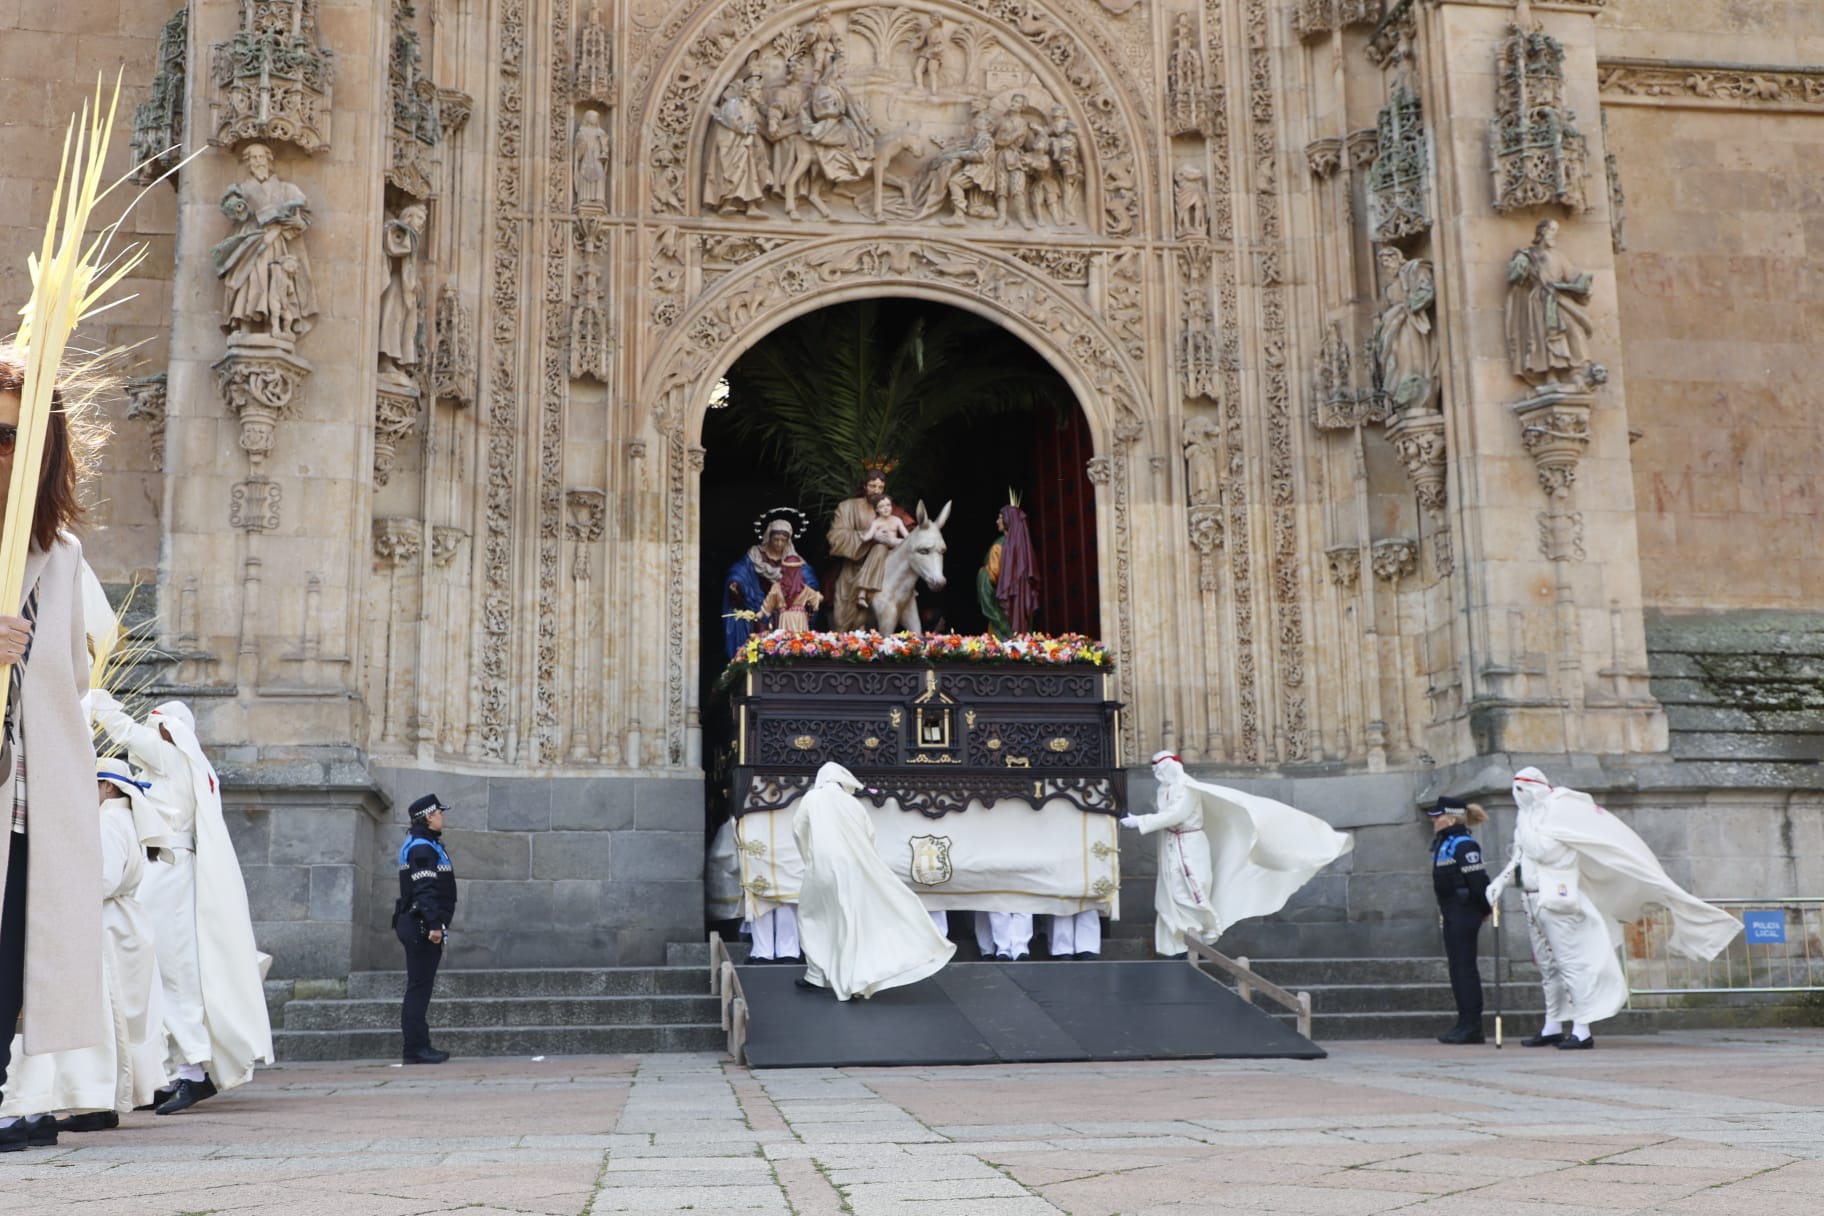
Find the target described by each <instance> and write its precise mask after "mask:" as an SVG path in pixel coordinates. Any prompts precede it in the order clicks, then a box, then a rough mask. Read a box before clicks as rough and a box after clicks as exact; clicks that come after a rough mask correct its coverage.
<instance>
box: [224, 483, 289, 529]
mask: <svg viewBox="0 0 1824 1216" xmlns="http://www.w3.org/2000/svg"><path fill="white" fill-rule="evenodd" d="M282 497H283V494H282V493H281V491H280V489H279V483H278V482H276V481H271V480H269V479H267V478H265V477H250V478H248V479H247V480H246V481H237V482H235V484H234V488H233V489H232V490H230V491H229V493H228V526H229V527H231V528H234V529H235V530H237V531H241V532H273V531H276V530H277V529H278V526H279V500H280V499H281V498H282Z"/></svg>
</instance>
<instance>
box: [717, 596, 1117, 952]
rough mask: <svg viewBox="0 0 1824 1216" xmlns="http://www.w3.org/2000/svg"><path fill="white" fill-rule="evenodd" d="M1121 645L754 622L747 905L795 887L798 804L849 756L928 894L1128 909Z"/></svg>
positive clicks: (748, 654) (733, 694)
mask: <svg viewBox="0 0 1824 1216" xmlns="http://www.w3.org/2000/svg"><path fill="white" fill-rule="evenodd" d="M1112 667H1113V659H1112V657H1111V656H1110V654H1109V652H1108V650H1107V648H1106V647H1104V646H1103V645H1102V644H1101V643H1100V642H1097V641H1094V640H1092V639H1090V638H1087V637H1083V636H1081V635H1076V634H1069V635H1063V636H1058V637H1050V636H1047V635H1045V634H1038V633H1031V634H1019V635H1016V636H1013V637H1009V638H994V637H990V636H968V635H957V634H927V635H925V636H923V637H915V636H911V635H908V634H903V633H901V634H892V635H887V636H883V635H881V634H878V633H873V632H867V631H862V632H854V633H794V632H785V631H774V632H772V633H763V634H756V635H754V636H753V637H750V638H749V639H748V641H747V643H746V645H745V646H743V647H742V649H741V650H740V651H738V652H737V654H736V656H735V659H734V661H733V662H731V663H730V664H729V666H728V669H727V670H726V671H725V672H724V673H723V675H722V677H721V680H720V681H719V684H718V687H720V688H722V689H724V690H726V691H727V692H728V693H729V695H730V700H731V711H732V713H733V715H734V728H735V749H734V755H733V757H732V761H733V763H732V767H731V769H730V780H729V797H730V812H731V814H732V816H733V818H734V821H735V842H736V851H737V854H738V856H739V859H740V865H741V884H742V888H743V891H744V900H745V915H746V916H747V917H748V918H749V919H750V920H751V919H757V918H758V917H760V916H762V915H764V914H765V913H767V912H770V911H772V910H774V909H775V908H777V907H779V906H780V905H782V904H795V903H796V902H797V900H798V888H799V882H800V880H801V878H802V877H803V873H804V868H803V863H802V861H801V860H800V858H799V856H798V850H797V846H796V844H795V843H794V841H793V838H792V812H793V810H794V809H795V808H796V806H797V803H798V799H799V798H800V797H802V796H803V795H804V794H805V792H807V791H808V790H809V789H810V788H811V782H812V779H813V777H814V776H815V774H816V772H817V769H818V767H819V766H820V765H822V764H824V763H825V762H826V761H835V762H836V763H838V764H841V765H843V766H844V767H846V768H848V769H849V770H850V771H852V772H853V773H854V774H855V775H856V776H857V777H858V778H860V779H861V781H862V782H863V783H864V785H865V787H866V788H864V789H863V790H862V791H861V793H860V794H859V795H858V797H860V799H861V800H862V802H863V804H864V805H866V806H868V808H869V812H870V816H871V818H872V820H873V823H874V829H875V836H876V842H875V843H876V847H877V848H878V849H879V851H880V855H881V857H882V858H884V859H885V860H886V862H887V864H888V865H890V866H891V867H892V868H893V870H894V872H895V873H897V874H898V875H899V877H900V878H901V879H902V880H903V881H904V882H905V883H906V885H907V886H909V887H911V888H912V890H913V891H915V892H917V893H918V896H919V898H920V899H921V900H922V901H923V902H924V904H925V907H926V908H927V909H929V910H932V911H938V910H946V911H947V910H960V909H976V910H980V911H987V912H1033V913H1052V914H1075V913H1078V912H1082V911H1086V910H1090V909H1094V910H1095V911H1097V912H1101V913H1104V914H1106V915H1108V916H1110V917H1114V916H1117V915H1119V912H1120V886H1121V866H1120V853H1119V849H1118V840H1117V834H1118V832H1119V823H1118V819H1119V816H1120V815H1121V814H1122V811H1123V808H1124V806H1125V803H1126V800H1127V798H1126V796H1127V789H1126V780H1125V775H1124V773H1123V771H1122V756H1121V749H1120V742H1119V739H1120V730H1119V727H1120V715H1121V705H1120V703H1119V702H1117V701H1115V700H1114V699H1113V681H1112V673H1111V669H1112Z"/></svg>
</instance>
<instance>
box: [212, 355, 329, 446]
mask: <svg viewBox="0 0 1824 1216" xmlns="http://www.w3.org/2000/svg"><path fill="white" fill-rule="evenodd" d="M214 371H215V384H216V388H217V389H218V390H219V391H220V392H221V394H222V400H223V401H225V402H226V403H227V405H228V408H229V410H231V411H232V412H233V413H234V415H235V417H237V418H239V419H240V423H241V450H242V451H243V452H246V453H247V458H248V459H249V460H250V461H252V463H253V467H254V469H255V470H258V469H259V468H260V466H261V465H262V464H263V463H264V462H265V460H266V457H267V456H268V455H270V454H271V452H272V448H273V442H274V439H275V436H276V433H277V431H278V425H279V423H280V422H281V421H282V420H283V419H285V418H286V417H288V416H289V415H290V414H291V412H292V409H293V408H294V406H295V405H296V404H297V401H298V400H299V396H300V394H299V391H298V390H299V388H300V387H301V386H302V385H303V383H304V378H305V377H306V376H308V375H310V364H308V363H306V362H305V361H304V360H302V359H300V358H298V357H297V356H296V355H292V354H287V353H285V352H283V351H276V350H275V351H269V352H267V353H265V354H252V353H240V352H237V351H235V350H234V349H233V348H230V349H229V352H228V353H227V354H226V355H224V356H223V357H222V358H221V359H219V360H217V361H216V363H215V365H214Z"/></svg>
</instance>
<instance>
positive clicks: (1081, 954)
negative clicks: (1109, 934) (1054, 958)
mask: <svg viewBox="0 0 1824 1216" xmlns="http://www.w3.org/2000/svg"><path fill="white" fill-rule="evenodd" d="M1101 957H1102V952H1101V951H1099V950H1079V951H1077V952H1076V953H1075V954H1073V955H1070V958H1071V959H1073V960H1074V961H1076V962H1079V963H1087V962H1090V961H1091V960H1093V959H1098V958H1101Z"/></svg>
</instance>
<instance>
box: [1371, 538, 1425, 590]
mask: <svg viewBox="0 0 1824 1216" xmlns="http://www.w3.org/2000/svg"><path fill="white" fill-rule="evenodd" d="M1368 564H1369V566H1370V567H1371V568H1372V569H1373V571H1374V577H1376V578H1378V579H1380V580H1381V581H1382V582H1383V583H1392V582H1397V581H1399V580H1400V579H1403V578H1405V577H1406V576H1407V575H1409V574H1411V573H1412V572H1413V571H1414V570H1416V569H1418V565H1419V546H1418V544H1417V543H1416V542H1414V541H1410V540H1407V539H1406V538H1405V537H1390V538H1388V539H1387V540H1377V541H1375V542H1374V545H1373V546H1372V547H1371V548H1370V550H1369V554H1368Z"/></svg>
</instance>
